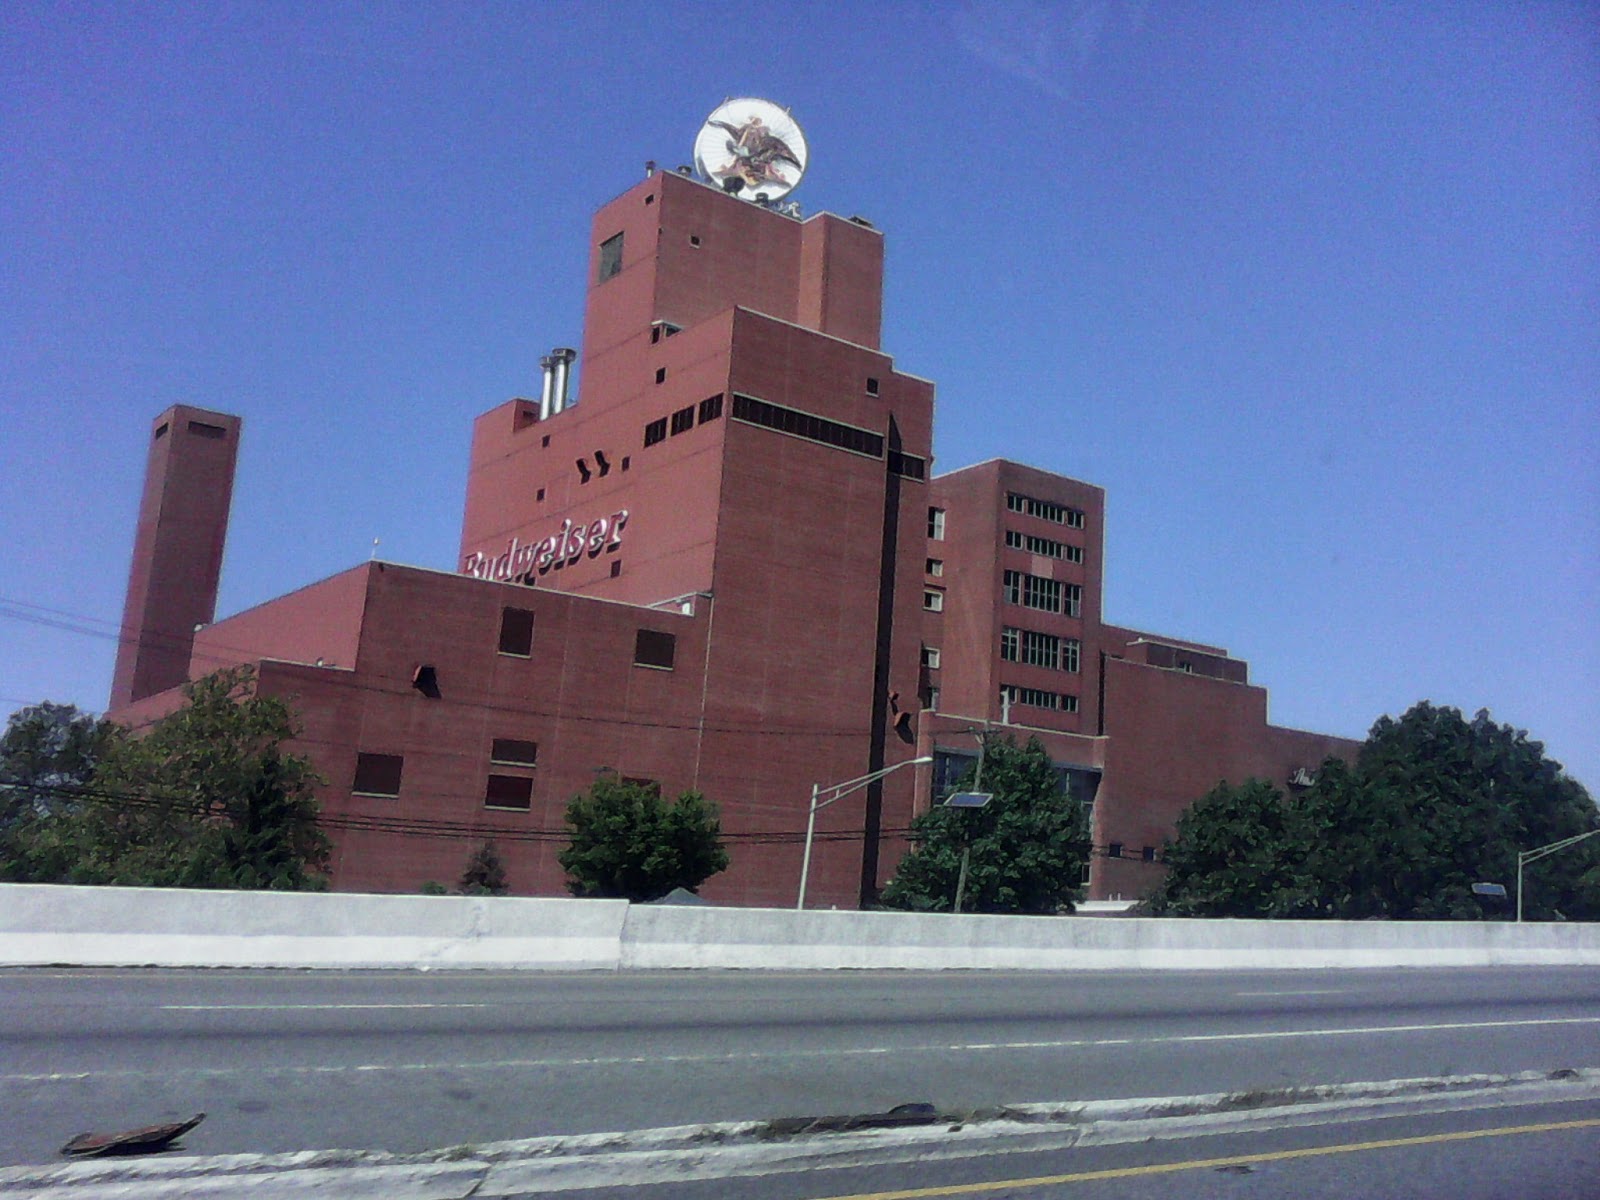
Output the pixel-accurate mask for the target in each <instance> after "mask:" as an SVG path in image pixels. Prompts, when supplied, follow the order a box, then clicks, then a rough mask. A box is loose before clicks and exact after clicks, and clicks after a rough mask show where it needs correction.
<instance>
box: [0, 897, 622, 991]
mask: <svg viewBox="0 0 1600 1200" xmlns="http://www.w3.org/2000/svg"><path fill="white" fill-rule="evenodd" d="M627 910H628V904H627V901H625V900H582V901H580V900H560V899H543V898H524V897H506V898H502V899H489V898H486V897H467V896H369V895H352V894H349V893H305V892H299V893H295V892H220V891H188V890H181V889H177V888H170V889H169V888H94V887H57V886H52V885H49V884H21V883H13V884H0V966H45V965H53V964H65V965H70V966H101V967H103V966H162V967H397V968H415V967H501V968H509V967H520V968H526V969H530V970H538V969H545V970H594V969H603V970H614V969H615V968H616V965H617V946H618V943H619V940H620V938H621V936H622V922H623V919H624V917H625V916H626V914H627Z"/></svg>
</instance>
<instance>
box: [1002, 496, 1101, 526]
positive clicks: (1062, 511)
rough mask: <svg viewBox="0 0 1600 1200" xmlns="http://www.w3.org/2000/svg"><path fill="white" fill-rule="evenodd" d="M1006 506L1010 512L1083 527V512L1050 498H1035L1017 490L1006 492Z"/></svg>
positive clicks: (1059, 523)
mask: <svg viewBox="0 0 1600 1200" xmlns="http://www.w3.org/2000/svg"><path fill="white" fill-rule="evenodd" d="M1006 507H1007V508H1009V509H1010V510H1011V511H1012V512H1019V513H1024V514H1025V515H1027V516H1030V517H1039V518H1040V519H1041V520H1045V521H1054V522H1055V523H1056V524H1057V525H1065V526H1067V528H1069V529H1082V528H1083V514H1082V513H1081V512H1079V511H1078V510H1077V509H1075V508H1068V507H1067V506H1066V505H1065V504H1057V503H1055V502H1054V501H1052V500H1035V499H1034V498H1033V497H1032V496H1024V495H1021V494H1020V493H1018V492H1007V493H1006Z"/></svg>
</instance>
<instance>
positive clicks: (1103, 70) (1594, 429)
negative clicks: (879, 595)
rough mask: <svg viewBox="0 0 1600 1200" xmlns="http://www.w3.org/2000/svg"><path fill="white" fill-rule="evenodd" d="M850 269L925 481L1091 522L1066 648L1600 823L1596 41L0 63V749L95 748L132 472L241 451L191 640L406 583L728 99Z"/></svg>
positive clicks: (214, 9)
mask: <svg viewBox="0 0 1600 1200" xmlns="http://www.w3.org/2000/svg"><path fill="white" fill-rule="evenodd" d="M730 95H761V96H766V97H769V98H771V99H774V100H777V101H778V102H780V103H782V104H784V105H787V106H790V107H792V109H793V112H794V115H795V116H796V118H798V119H799V121H800V122H801V124H802V125H803V126H804V128H805V131H806V135H807V138H808V140H809V142H810V146H811V155H812V158H811V166H810V170H809V172H808V174H807V177H806V180H805V182H804V184H803V186H802V187H801V188H800V189H799V190H798V191H797V192H796V193H795V197H794V198H795V199H796V200H798V201H799V202H800V203H801V205H802V207H803V208H805V210H806V211H808V212H814V211H819V210H823V209H827V210H830V211H835V212H839V213H843V214H846V215H849V214H857V213H859V214H861V215H864V216H866V217H868V218H869V219H871V220H872V221H873V222H874V223H875V224H876V225H878V226H879V227H880V228H881V229H883V230H884V231H885V232H886V235H887V238H888V283H887V296H886V321H885V331H884V343H885V348H886V349H887V350H888V351H889V352H890V353H892V354H893V355H895V357H896V360H897V365H898V366H899V367H900V368H901V369H902V370H905V371H909V372H912V373H914V374H918V375H923V376H927V377H930V378H932V379H934V380H935V381H936V382H937V384H938V387H939V392H938V410H937V434H936V441H935V451H936V454H937V458H938V463H937V466H938V468H940V469H946V470H948V469H951V468H955V467H959V466H964V465H967V464H969V463H973V462H977V461H981V460H983V459H986V458H991V457H996V456H1003V457H1010V458H1016V459H1020V460H1022V461H1025V462H1029V463H1032V464H1035V465H1037V466H1040V467H1044V468H1047V469H1050V470H1053V471H1059V472H1062V473H1065V474H1069V475H1073V476H1076V477H1079V478H1082V479H1087V480H1090V481H1092V482H1094V483H1097V484H1100V485H1102V486H1104V487H1105V488H1106V489H1107V491H1108V506H1109V513H1108V517H1107V550H1108V553H1107V564H1108V565H1107V580H1106V584H1107V586H1106V616H1107V618H1108V619H1110V620H1112V621H1115V622H1118V623H1120V624H1127V625H1133V626H1136V627H1140V628H1146V629H1150V630H1154V631H1159V632H1164V633H1168V634H1172V635H1177V636H1185V637H1190V638H1195V639H1198V640H1202V641H1210V642H1216V643H1220V644H1222V645H1225V646H1227V647H1229V648H1230V649H1231V650H1232V651H1233V652H1234V653H1235V654H1237V655H1239V656H1240V657H1243V658H1246V659H1248V660H1249V661H1250V663H1251V666H1252V673H1253V678H1254V679H1255V681H1256V682H1258V683H1262V684H1265V685H1266V686H1267V687H1268V688H1270V689H1271V694H1272V705H1271V716H1272V719H1273V720H1274V721H1275V722H1277V723H1280V724H1287V725H1291V726H1296V727H1300V728H1310V729H1317V730H1324V731H1328V732H1334V733H1341V734H1349V735H1355V736H1360V735H1362V734H1364V733H1365V731H1366V729H1367V728H1368V726H1369V725H1370V724H1371V723H1372V721H1373V720H1375V719H1376V718H1377V717H1378V716H1380V715H1381V714H1384V713H1399V712H1400V711H1402V710H1404V709H1405V708H1407V707H1408V706H1410V705H1411V704H1412V703H1414V702H1415V701H1417V700H1419V699H1424V698H1426V699H1430V700H1433V701H1434V702H1436V703H1440V704H1452V705H1456V706H1458V707H1460V708H1462V709H1464V710H1466V711H1467V712H1469V713H1470V712H1472V711H1474V710H1476V709H1478V708H1480V707H1487V708H1489V709H1490V710H1491V711H1492V712H1493V714H1494V715H1495V717H1496V718H1497V719H1499V720H1502V721H1506V722H1509V723H1512V724H1514V725H1517V726H1518V727H1521V728H1526V729H1528V730H1529V731H1530V732H1531V733H1532V734H1533V735H1534V736H1535V737H1538V738H1540V739H1542V740H1543V741H1544V742H1545V743H1546V746H1547V748H1548V751H1549V752H1550V753H1551V754H1552V755H1553V756H1554V757H1556V758H1557V759H1559V760H1561V761H1563V762H1565V763H1566V764H1567V766H1568V767H1569V769H1570V770H1571V771H1572V773H1573V774H1575V775H1576V776H1577V777H1578V778H1580V779H1582V780H1583V781H1585V782H1586V783H1587V784H1588V785H1589V786H1590V788H1591V789H1597V788H1600V467H1597V463H1600V400H1597V397H1600V19H1597V10H1596V9H1595V8H1594V7H1593V6H1588V5H1561V4H1542V3H1518V4H1510V3H1506V4H1475V3H1461V2H1451V3H1411V4H1401V5H1395V4H1370V5H1369V4H1345V5H1328V4H1323V3H1306V4H1282V3H1278V4H1274V3H1245V4H1236V5H1230V4H1225V3H1203V4H1202V3H1195V4H1182V5H1174V4H1161V3H1155V2H1150V3H1117V2H1112V0H1106V2H1103V3H1060V4H1028V3H984V4H919V5H883V6H879V5H871V6H869V5H866V4H859V5H855V4H852V5H842V6H830V5H785V6H766V7H762V6H752V5H748V4H741V5H737V6H735V5H732V4H725V5H716V4H695V5H682V4H677V3H673V2H671V0H658V2H655V3H650V4H610V5H602V4H554V3H552V4H503V5H500V4H495V5H492V4H466V3H462V4H373V3H361V4H336V3H326V2H319V3H314V4H304V5H297V4H291V3H272V4H267V3H259V4H216V3H208V4H203V5H176V4H174V5H159V6H155V5H150V6H145V5H141V6H131V5H92V4H82V5H62V4H58V3H37V2H34V0H10V3H8V4H7V5H6V16H5V19H4V21H3V22H0V164H3V165H0V229H3V230H4V231H5V232H4V236H3V237H0V281H3V291H0V415H3V426H0V432H3V438H0V446H3V455H0V462H3V466H4V470H3V472H0V547H3V554H0V596H3V597H4V599H3V600H0V698H3V700H0V712H9V711H10V710H11V709H12V708H13V707H15V706H17V705H18V704H21V703H26V702H32V701H37V700H40V699H45V698H49V699H56V700H61V701H72V702H76V703H78V704H80V705H83V706H85V707H88V708H100V707H103V706H104V703H105V698H106V694H107V692H108V690H109V683H110V675H111V664H112V659H113V655H114V642H113V640H112V637H113V636H114V630H115V626H116V623H117V621H118V619H119V617H120V615H121V608H122V596H123V589H124V586H125V583H126V578H127V568H128V558H129V551H130V546H131V541H132V535H133V527H134V521H135V516H136V512H137V505H138V495H139V488H140V483H141V476H142V471H143V465H144V464H143V454H144V447H145V442H146V437H147V435H148V429H149V422H150V419H151V418H152V417H153V416H154V415H155V414H156V413H157V412H159V411H160V410H161V409H163V408H164V407H166V406H167V405H169V404H172V403H176V402H183V403H192V404H199V405H203V406H208V407H214V408H221V409H224V410H227V411H231V412H236V413H240V414H242V415H243V416H244V418H245V439H244V442H243V447H242V461H241V464H240V470H239V478H238V485H237V488H236V491H235V497H234V517H233V525H232V530H231V536H230V541H229V545H228V553H227V560H226V566H225V571H224V579H223V586H222V598H221V604H220V612H221V613H224V614H225V613H228V612H233V611H237V610H238V609H240V608H243V607H247V606H249V605H251V604H254V603H257V602H259V601H261V600H264V599H268V598H270V597H272V596H275V595H278V594H280V593H282V592H284V591H287V590H289V589H291V588H293V587H296V586H299V585H300V584H303V583H307V582H310V581H312V580H314V579H318V578H321V577H323V576H325V575H328V574H331V573H333V572H334V571H337V570H340V569H343V568H345V567H347V566H350V565H353V564H354V563H357V562H360V561H362V560H364V559H365V558H366V557H367V556H368V554H369V553H370V552H371V547H372V540H373V539H374V538H379V539H381V551H380V552H381V554H382V556H383V557H385V558H389V559H392V560H395V561H401V562H411V563H418V564H422V565H428V566H436V567H444V568H448V567H450V566H451V565H452V564H453V559H454V554H455V549H456V545H457V539H458V535H459V528H460V514H461V498H462V492H463V487H464V480H465V471H466V458H467V447H468V437H469V430H470V422H471V419H472V417H473V416H475V415H476V414H477V413H479V412H481V411H482V410H484V409H486V408H489V407H492V406H493V405H495V404H498V403H500V402H501V401H503V400H504V399H506V398H508V397H510V396H513V395H528V394H530V393H533V394H536V392H537V388H538V359H539V356H540V355H541V354H543V353H545V352H547V351H548V349H549V348H550V347H551V346H554V345H575V344H577V343H578V339H579V337H580V334H581V313H582V293H583V285H584V274H585V262H586V257H585V256H586V253H587V245H586V243H587V235H588V221H589V216H590V214H591V213H592V211H593V210H594V209H595V208H596V207H598V206H599V205H600V204H601V203H603V202H604V201H606V200H608V199H609V198H611V197H612V196H614V195H616V194H617V193H619V192H621V191H623V190H624V189H626V188H627V187H629V186H631V185H632V184H633V183H634V182H635V181H636V180H637V179H638V178H639V177H640V175H641V173H642V169H643V164H644V162H645V160H646V159H655V160H658V161H660V162H661V163H662V164H663V165H664V166H675V165H677V164H678V163H680V162H688V161H689V160H690V148H691V146H692V143H693V139H694V135H695V132H696V131H697V129H698V127H699V124H700V122H701V120H702V119H703V118H704V117H705V115H706V114H707V113H708V112H710V110H711V109H712V108H714V107H715V106H716V105H717V104H718V103H720V102H721V101H722V100H723V99H724V98H725V97H726V96H730Z"/></svg>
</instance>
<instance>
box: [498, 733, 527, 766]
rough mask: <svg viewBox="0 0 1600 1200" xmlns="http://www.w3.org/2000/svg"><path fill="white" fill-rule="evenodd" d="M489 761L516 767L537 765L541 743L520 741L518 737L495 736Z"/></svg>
mask: <svg viewBox="0 0 1600 1200" xmlns="http://www.w3.org/2000/svg"><path fill="white" fill-rule="evenodd" d="M489 761H490V762H495V763H505V764H507V765H508V766H514V767H533V766H537V765H538V763H539V743H537V742H523V741H518V740H517V739H516V738H495V739H494V744H493V746H492V747H491V748H490V750H489Z"/></svg>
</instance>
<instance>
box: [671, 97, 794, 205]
mask: <svg viewBox="0 0 1600 1200" xmlns="http://www.w3.org/2000/svg"><path fill="white" fill-rule="evenodd" d="M809 157H810V153H809V151H808V150H807V149H806V135H805V134H804V133H802V132H801V131H800V125H799V122H797V121H796V120H795V119H794V118H793V117H791V116H790V115H789V112H788V110H787V109H783V108H779V107H778V106H777V105H776V104H774V103H773V102H772V101H770V100H757V99H755V98H753V97H746V98H742V99H738V100H726V101H724V102H723V103H722V104H720V105H719V106H718V107H717V108H716V110H715V111H713V112H712V114H711V115H710V116H709V117H707V118H706V123H705V124H704V125H702V126H701V127H700V133H699V136H697V137H696V138H695V139H694V164H695V166H696V167H697V168H699V170H700V174H701V175H702V176H704V177H705V178H706V179H709V180H710V181H711V182H712V183H714V184H717V185H718V186H719V187H721V188H722V189H723V190H725V191H728V192H731V193H733V194H735V195H737V194H739V193H741V192H743V193H749V194H751V195H754V194H755V193H757V192H759V193H761V194H763V195H765V196H766V198H767V201H768V202H769V203H771V202H773V201H777V200H781V199H783V198H784V197H785V196H787V195H788V194H789V193H790V192H792V191H794V189H795V188H797V187H799V186H800V179H801V177H802V176H804V175H805V173H806V162H807V161H808V159H809Z"/></svg>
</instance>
